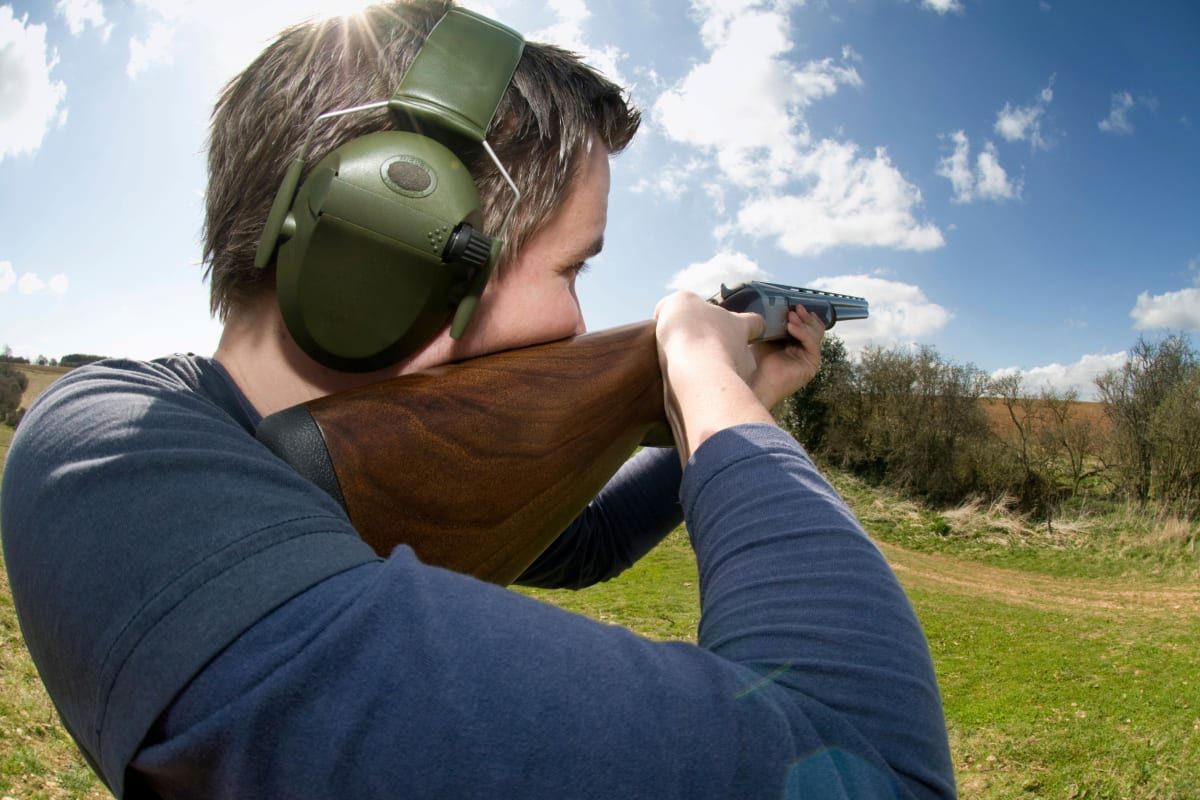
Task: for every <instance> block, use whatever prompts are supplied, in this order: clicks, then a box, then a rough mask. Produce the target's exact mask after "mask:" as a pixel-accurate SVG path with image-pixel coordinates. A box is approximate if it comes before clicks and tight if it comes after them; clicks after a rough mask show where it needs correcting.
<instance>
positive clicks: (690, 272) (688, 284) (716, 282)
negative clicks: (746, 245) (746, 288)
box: [667, 250, 770, 299]
mask: <svg viewBox="0 0 1200 800" xmlns="http://www.w3.org/2000/svg"><path fill="white" fill-rule="evenodd" d="M768 278H770V274H769V273H768V272H767V271H766V270H765V269H763V268H762V267H760V266H759V265H758V264H757V263H756V262H755V261H754V260H753V259H752V258H750V257H749V256H747V255H745V254H744V253H738V252H732V251H729V250H723V251H721V252H719V253H717V254H716V255H714V256H713V257H712V258H710V259H709V260H708V261H702V262H699V263H695V264H689V265H688V266H686V267H684V268H683V269H681V270H679V271H678V272H676V273H675V274H674V275H672V276H671V280H670V282H669V283H667V288H668V289H674V290H678V291H684V292H692V293H693V294H698V295H700V296H701V297H703V298H705V299H708V298H709V297H712V296H713V295H714V294H716V293H717V292H718V291H720V289H721V284H722V283H724V284H725V285H726V286H733V285H734V284H737V283H743V282H745V281H762V280H767V279H768Z"/></svg>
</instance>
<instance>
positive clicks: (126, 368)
mask: <svg viewBox="0 0 1200 800" xmlns="http://www.w3.org/2000/svg"><path fill="white" fill-rule="evenodd" d="M164 413H171V414H175V415H178V414H181V413H182V414H189V413H190V414H196V415H198V416H208V417H213V416H216V417H219V418H231V419H232V420H233V421H235V422H237V423H238V424H239V425H240V426H241V427H243V428H245V429H247V430H248V431H252V430H253V427H254V425H255V424H256V423H257V421H258V420H257V419H256V418H255V417H256V415H255V414H254V412H253V409H252V408H250V406H249V404H248V403H247V402H246V401H245V399H244V397H243V396H242V395H241V393H240V391H239V390H238V389H237V387H236V385H234V383H233V381H232V380H231V379H230V378H229V376H228V374H227V373H226V372H225V371H224V369H223V368H221V366H220V365H219V364H218V363H217V362H216V361H214V360H213V359H210V358H204V357H200V356H195V355H176V356H168V357H166V358H160V359H155V360H154V361H139V360H134V359H104V360H101V361H96V362H93V363H91V364H86V365H84V366H81V367H77V368H75V369H73V370H71V371H70V372H68V373H67V374H65V375H63V376H62V377H61V378H59V379H58V380H56V381H55V382H54V383H52V384H51V385H50V386H49V387H47V388H46V390H45V391H44V392H43V393H42V394H41V395H40V396H39V397H38V399H37V400H36V401H35V402H34V403H33V404H32V406H31V407H30V409H29V412H28V413H27V414H26V416H25V419H24V420H23V421H22V425H21V430H30V431H32V430H35V429H45V428H51V429H55V430H61V429H68V430H72V431H73V432H74V433H76V434H81V435H82V434H86V432H87V431H88V430H93V431H95V430H100V429H103V428H104V427H105V426H106V425H109V424H112V423H120V424H129V423H135V422H137V421H138V420H143V421H144V420H146V419H149V418H153V417H155V416H158V415H161V414H164ZM21 430H19V431H18V433H20V432H21Z"/></svg>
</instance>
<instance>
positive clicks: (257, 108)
mask: <svg viewBox="0 0 1200 800" xmlns="http://www.w3.org/2000/svg"><path fill="white" fill-rule="evenodd" d="M448 6H449V3H447V2H441V1H434V0H410V2H402V3H390V4H387V5H380V6H375V7H373V8H370V9H368V10H366V11H364V12H363V13H362V14H361V15H357V16H355V17H348V18H341V17H338V18H333V19H329V20H323V21H316V22H311V23H306V24H303V25H300V26H297V27H294V28H291V29H289V30H287V31H285V32H284V33H283V34H282V35H281V36H280V37H279V39H278V40H276V41H275V42H274V43H273V44H272V45H270V46H269V47H268V48H267V49H266V50H265V51H264V52H263V53H262V54H261V55H260V56H259V57H258V58H257V59H256V60H255V61H254V62H253V63H252V64H251V65H250V66H249V67H248V68H247V69H246V70H245V71H244V72H243V73H242V74H241V75H239V76H238V77H237V78H235V79H234V80H233V81H232V82H231V83H230V84H229V85H228V86H227V87H226V89H225V91H224V93H223V94H222V96H221V98H220V100H219V102H218V104H217V108H216V110H215V113H214V116H213V123H212V132H211V139H210V151H209V173H210V175H209V187H208V198H207V214H206V222H205V258H206V261H207V263H208V266H209V270H210V273H211V279H212V308H213V311H214V312H215V313H217V314H219V315H220V316H221V318H222V319H224V318H225V317H227V316H228V314H229V313H230V312H231V311H233V310H235V309H237V308H240V307H242V306H243V305H246V304H248V303H249V302H250V301H252V300H255V299H257V298H259V297H261V296H263V295H265V294H269V293H270V292H271V291H272V289H273V288H274V274H273V270H272V269H267V270H258V269H256V268H255V267H254V265H253V260H254V254H255V250H256V248H257V244H258V239H259V237H260V235H261V233H262V230H263V226H264V224H265V221H266V216H267V211H268V209H269V208H270V205H271V202H272V200H273V198H274V195H275V192H276V190H277V189H278V187H279V184H280V182H281V180H282V176H283V172H284V170H285V168H286V166H287V164H288V163H289V162H290V161H291V160H292V159H294V158H296V157H297V156H299V155H300V154H301V151H302V149H303V143H304V141H305V139H306V137H308V136H309V135H310V134H311V135H312V141H311V144H310V145H309V149H308V151H307V152H306V153H304V158H305V162H306V164H307V165H309V166H310V167H311V165H313V164H315V163H316V162H318V161H319V160H320V159H321V158H322V157H323V156H324V155H325V154H327V153H329V152H330V151H332V150H333V149H335V148H337V147H338V146H340V145H342V144H344V143H345V142H347V141H349V140H351V139H353V138H354V137H356V136H361V135H363V134H366V133H369V132H372V131H377V130H387V129H390V128H391V127H392V124H391V121H390V118H389V116H388V115H387V114H386V113H379V114H352V115H347V116H344V117H338V118H334V119H331V120H328V121H326V122H323V123H321V124H320V125H318V126H314V125H313V121H314V120H315V119H316V117H317V116H318V115H320V114H322V113H324V112H328V111H333V110H338V109H344V108H349V107H353V106H358V105H362V104H364V103H369V102H374V101H379V100H384V99H387V98H388V97H390V96H391V95H392V93H393V92H394V91H395V88H396V86H397V85H398V84H399V82H400V79H401V77H402V76H403V75H404V73H405V71H406V70H407V69H408V66H409V64H410V63H411V62H412V60H413V57H414V56H415V54H416V52H417V51H418V50H419V49H420V47H421V45H422V44H423V43H424V41H425V38H426V36H427V35H428V33H429V31H430V30H431V29H432V28H433V26H434V25H435V24H436V23H437V22H438V20H440V19H441V17H442V16H443V15H444V14H445V12H446V10H447V8H448ZM638 121H639V120H638V114H637V112H636V111H635V110H633V109H631V108H630V107H629V106H628V105H627V104H626V102H625V101H624V99H623V97H622V94H621V91H620V89H619V88H618V87H616V86H615V85H613V84H611V83H609V82H608V81H605V80H604V79H602V78H600V77H599V76H597V75H596V74H595V73H593V72H592V71H591V70H590V69H588V68H587V67H585V66H583V65H582V64H581V63H580V62H579V61H578V60H577V59H576V58H575V57H574V56H572V55H570V54H567V53H565V52H563V51H560V50H557V49H555V48H552V47H548V46H544V45H536V44H529V45H527V46H526V48H525V51H524V53H523V55H522V58H521V60H520V63H519V64H518V66H517V69H516V72H515V73H514V75H513V79H512V81H511V83H510V85H509V88H508V90H507V91H506V92H505V94H504V97H503V98H502V99H501V102H500V105H499V108H498V109H497V112H496V116H495V118H494V121H493V124H492V127H491V129H490V131H489V133H488V136H487V140H488V143H489V144H490V145H491V146H492V148H493V149H494V150H495V152H496V154H497V156H498V158H499V160H500V161H501V162H502V163H503V164H504V165H505V167H506V168H507V169H508V171H509V173H510V174H511V175H512V177H513V180H514V181H515V182H516V184H517V186H518V187H519V188H520V190H521V193H522V200H521V202H520V204H519V205H518V207H517V209H516V212H515V214H514V216H513V219H512V220H511V222H510V224H509V225H508V227H507V229H505V230H500V226H501V223H502V221H503V218H504V215H505V212H506V211H507V209H508V206H509V204H510V202H511V198H512V193H511V191H510V190H509V189H508V187H507V185H506V184H505V182H504V180H503V177H502V176H501V174H500V173H499V171H498V170H497V168H496V167H495V166H494V164H493V162H492V160H491V159H490V158H489V157H488V156H487V155H486V153H485V152H484V151H483V149H482V148H481V147H479V146H471V147H470V148H469V149H467V150H461V149H460V150H459V151H458V153H457V154H458V156H459V157H460V158H461V159H462V161H463V163H464V164H465V165H466V167H467V168H468V170H469V171H470V173H471V175H472V176H473V177H474V179H475V182H476V185H477V186H478V188H479V193H480V199H481V202H482V207H483V212H484V230H485V231H486V232H487V233H489V234H491V235H493V236H496V237H499V238H503V239H505V240H506V249H505V251H504V252H503V253H502V254H501V258H500V264H499V266H498V271H499V272H501V273H502V272H503V271H504V268H505V265H506V263H507V262H509V261H511V260H512V258H513V257H514V255H515V254H517V253H519V252H520V250H521V248H522V247H523V245H524V244H525V243H526V242H528V241H529V239H530V237H531V236H533V235H534V234H536V233H537V232H538V231H539V230H540V229H541V228H543V227H544V226H545V225H546V223H547V222H548V221H549V220H550V219H551V217H552V216H554V214H555V213H556V212H557V211H558V209H559V208H560V207H561V206H562V204H563V201H564V199H565V197H566V195H567V193H568V190H569V189H570V188H571V187H572V185H573V179H574V177H575V176H576V174H577V172H578V171H579V169H580V166H581V165H582V164H583V163H584V161H585V158H584V156H585V154H587V153H588V152H589V151H590V149H591V148H602V149H603V150H604V151H605V152H617V151H619V150H621V149H622V148H624V147H625V146H626V144H627V143H628V142H629V140H630V138H631V137H632V136H633V133H634V132H635V131H636V129H637V125H638Z"/></svg>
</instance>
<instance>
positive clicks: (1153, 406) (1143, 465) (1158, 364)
mask: <svg viewBox="0 0 1200 800" xmlns="http://www.w3.org/2000/svg"><path fill="white" fill-rule="evenodd" d="M1195 369H1196V353H1195V351H1194V350H1192V349H1191V347H1190V346H1189V345H1188V343H1187V340H1186V339H1184V338H1183V337H1182V336H1180V335H1177V334H1173V335H1171V336H1168V337H1167V338H1166V339H1163V340H1162V341H1161V342H1157V343H1154V342H1150V341H1148V340H1147V339H1146V338H1145V337H1142V338H1140V339H1138V341H1137V344H1135V345H1134V347H1133V350H1132V352H1131V354H1130V357H1129V360H1128V361H1127V362H1125V364H1124V365H1123V366H1122V367H1120V368H1119V369H1111V370H1109V371H1107V372H1105V373H1104V374H1102V375H1100V376H1099V377H1098V378H1096V388H1097V389H1098V390H1099V392H1100V397H1101V400H1102V401H1103V403H1104V412H1105V414H1107V415H1108V418H1109V420H1110V421H1111V423H1112V429H1113V437H1114V444H1115V446H1116V449H1117V469H1118V472H1119V474H1120V475H1121V476H1122V484H1123V488H1124V489H1125V491H1126V492H1127V493H1128V494H1129V495H1130V496H1131V498H1132V499H1133V500H1135V501H1136V502H1137V503H1138V505H1140V506H1145V504H1146V502H1147V501H1148V500H1149V499H1150V498H1151V495H1152V492H1153V489H1154V484H1153V481H1154V477H1155V475H1154V473H1155V460H1156V449H1160V450H1161V447H1162V445H1163V444H1164V440H1163V439H1162V437H1161V436H1158V435H1156V434H1155V426H1156V422H1155V420H1156V418H1158V419H1159V423H1157V424H1158V425H1159V426H1160V427H1161V425H1162V424H1165V422H1166V421H1165V420H1164V419H1162V415H1161V413H1160V411H1159V410H1160V408H1161V407H1162V406H1163V404H1164V402H1165V401H1166V400H1167V398H1168V397H1169V396H1171V394H1172V392H1173V391H1175V387H1176V386H1177V385H1179V384H1180V383H1183V382H1184V381H1185V380H1187V378H1188V375H1189V374H1190V373H1191V372H1194V371H1195Z"/></svg>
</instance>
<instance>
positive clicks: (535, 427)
mask: <svg viewBox="0 0 1200 800" xmlns="http://www.w3.org/2000/svg"><path fill="white" fill-rule="evenodd" d="M258 437H259V439H260V440H262V441H263V442H264V443H266V444H267V446H268V447H270V448H271V449H272V450H273V451H275V452H276V454H278V455H280V456H281V457H282V458H284V460H286V461H288V462H289V463H290V464H291V465H292V466H293V467H295V468H296V469H297V470H298V471H299V472H300V473H301V474H303V475H305V476H306V477H309V478H310V479H311V480H313V481H314V482H315V483H317V484H318V485H319V486H321V487H322V488H324V489H325V490H326V491H328V492H329V493H330V494H332V495H333V496H334V497H335V498H336V499H338V500H339V501H340V502H341V503H342V505H343V507H344V508H345V509H346V511H347V513H348V514H349V516H350V521H351V522H352V523H353V524H354V527H355V528H356V529H357V530H358V532H359V534H360V535H361V536H362V538H363V539H364V540H365V541H366V542H367V543H368V544H370V545H371V546H372V547H373V548H374V549H375V550H376V552H378V553H380V554H381V555H385V556H386V555H387V554H388V553H389V552H390V551H391V550H392V549H393V548H394V547H396V545H399V544H406V545H409V546H410V547H412V548H413V550H415V551H416V553H417V555H418V556H419V557H420V558H421V559H422V560H423V561H424V562H426V563H428V564H434V565H437V566H442V567H447V568H449V569H453V570H456V571H458V572H465V573H468V574H471V575H475V576H476V577H479V578H482V579H484V580H489V581H492V582H495V583H500V584H507V583H511V582H512V581H513V580H514V579H516V578H517V577H518V576H519V575H520V574H521V573H522V572H523V571H524V570H525V569H526V567H528V566H529V565H530V564H531V563H533V561H534V559H536V558H537V557H538V555H540V554H541V553H542V552H543V551H544V550H545V549H546V547H548V546H549V545H550V544H551V543H552V542H553V541H554V540H555V538H557V537H558V535H559V534H560V533H562V531H563V530H564V529H565V528H566V527H567V526H568V525H569V524H570V522H571V521H572V520H573V519H575V517H576V516H577V515H578V514H579V513H580V512H581V511H582V510H583V509H584V508H585V507H586V506H587V504H588V503H589V502H590V501H591V500H592V499H593V498H594V497H595V495H596V493H597V492H599V491H600V489H601V488H603V486H604V484H605V483H607V482H608V480H609V478H611V477H612V476H613V474H615V473H616V471H617V470H618V469H619V468H620V466H621V464H622V463H624V461H625V460H626V459H627V458H628V457H629V455H630V454H631V453H632V452H633V451H634V450H635V449H636V448H637V446H638V445H639V444H641V443H644V442H646V443H649V442H655V443H660V444H669V443H670V433H669V431H668V429H667V427H666V421H665V417H664V414H663V385H662V376H661V373H660V372H659V366H658V354H657V349H656V346H655V341H654V325H653V323H649V322H647V323H639V324H636V325H628V326H625V327H621V328H615V329H612V330H607V331H601V332H597V333H591V334H584V335H582V336H577V337H575V338H573V339H568V340H564V341H561V342H554V343H551V344H546V345H539V346H536V347H528V348H524V349H520V350H512V351H508V352H503V353H496V354H493V355H489V356H483V357H480V358H476V359H471V360H469V361H464V362H461V363H458V364H451V365H447V366H444V367H438V368H436V369H432V370H429V371H426V372H420V373H414V374H411V375H405V376H402V377H399V378H394V379H391V380H387V381H383V382H380V383H376V384H372V385H369V386H364V387H361V388H359V389H354V390H351V391H348V392H342V393H339V394H336V395H331V396H329V397H323V398H320V399H318V400H313V401H311V402H308V403H305V404H303V405H299V406H294V407H292V408H289V409H286V410H284V411H281V412H279V413H278V414H273V415H271V416H269V417H267V418H266V419H264V420H263V422H262V425H261V426H260V427H259V431H258Z"/></svg>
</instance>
